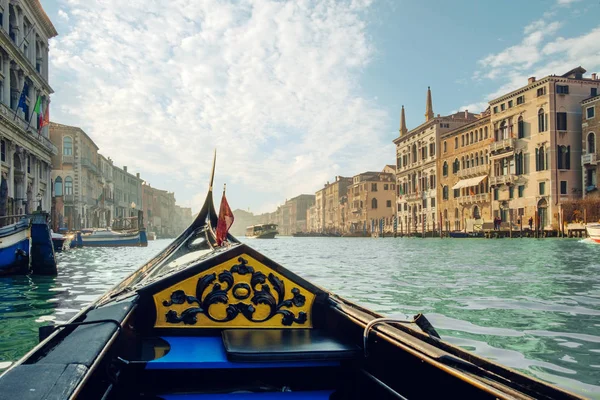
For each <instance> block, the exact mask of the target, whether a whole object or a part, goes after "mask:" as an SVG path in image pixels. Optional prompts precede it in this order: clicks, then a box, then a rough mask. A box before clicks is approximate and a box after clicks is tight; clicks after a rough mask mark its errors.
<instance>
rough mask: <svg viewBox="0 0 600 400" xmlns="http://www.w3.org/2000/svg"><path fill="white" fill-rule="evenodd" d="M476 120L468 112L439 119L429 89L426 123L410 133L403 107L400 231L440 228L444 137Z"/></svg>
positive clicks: (399, 148)
mask: <svg viewBox="0 0 600 400" xmlns="http://www.w3.org/2000/svg"><path fill="white" fill-rule="evenodd" d="M474 120H476V116H475V115H474V114H471V113H469V112H466V111H465V112H458V113H456V114H452V115H447V116H443V117H442V116H440V115H439V114H438V116H437V117H435V116H434V113H433V103H432V99H431V90H430V89H429V88H428V89H427V102H426V110H425V122H424V123H422V124H421V125H419V126H418V127H416V128H414V129H412V130H410V131H409V130H408V129H407V128H406V121H405V116H404V106H403V107H402V112H401V116H400V130H399V131H400V136H399V137H398V138H396V139H394V144H395V145H396V184H397V194H398V201H397V202H398V219H399V221H398V223H399V226H400V228H399V230H402V231H403V232H404V233H413V232H422V231H432V230H435V229H436V227H437V225H436V223H437V221H438V217H437V215H436V214H437V212H438V211H437V210H438V209H437V207H436V200H437V199H438V198H439V197H438V192H439V194H441V190H440V188H439V185H437V182H438V179H437V165H436V161H437V159H438V158H437V157H438V154H439V147H440V136H441V135H442V134H444V133H446V132H448V131H450V130H453V129H456V128H458V127H460V126H462V125H465V124H467V123H469V122H472V121H474Z"/></svg>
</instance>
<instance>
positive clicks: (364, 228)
mask: <svg viewBox="0 0 600 400" xmlns="http://www.w3.org/2000/svg"><path fill="white" fill-rule="evenodd" d="M386 171H387V172H386ZM395 204H396V179H395V175H394V173H393V172H392V171H391V170H389V169H388V167H386V170H384V171H382V172H363V173H361V174H358V175H355V176H353V177H352V184H351V185H350V186H348V215H347V222H346V226H345V227H344V231H345V232H350V233H355V234H356V233H358V234H360V233H363V234H366V233H368V232H373V231H379V229H380V227H383V229H384V232H388V231H389V232H391V231H393V220H394V217H395V213H396V205H395Z"/></svg>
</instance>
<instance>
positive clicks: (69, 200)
mask: <svg viewBox="0 0 600 400" xmlns="http://www.w3.org/2000/svg"><path fill="white" fill-rule="evenodd" d="M74 199H75V198H74V196H73V195H72V194H65V195H64V196H63V202H65V203H73V201H74Z"/></svg>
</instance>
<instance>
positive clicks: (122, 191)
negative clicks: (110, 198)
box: [113, 165, 143, 227]
mask: <svg viewBox="0 0 600 400" xmlns="http://www.w3.org/2000/svg"><path fill="white" fill-rule="evenodd" d="M142 183H143V180H142V179H141V178H140V173H139V172H138V173H136V174H135V175H134V174H132V173H130V172H128V171H127V166H124V167H123V168H122V169H121V168H119V167H117V166H115V165H113V185H114V218H113V226H114V227H126V226H128V223H127V222H126V221H132V220H133V221H135V220H136V218H137V217H138V213H139V212H141V211H143V199H142Z"/></svg>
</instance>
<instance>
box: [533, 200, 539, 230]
mask: <svg viewBox="0 0 600 400" xmlns="http://www.w3.org/2000/svg"><path fill="white" fill-rule="evenodd" d="M533 217H534V220H533V223H534V224H535V231H534V233H533V237H534V238H537V237H538V208H537V206H536V207H535V214H534V216H533Z"/></svg>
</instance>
